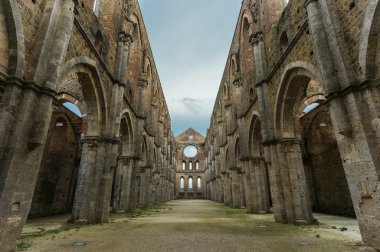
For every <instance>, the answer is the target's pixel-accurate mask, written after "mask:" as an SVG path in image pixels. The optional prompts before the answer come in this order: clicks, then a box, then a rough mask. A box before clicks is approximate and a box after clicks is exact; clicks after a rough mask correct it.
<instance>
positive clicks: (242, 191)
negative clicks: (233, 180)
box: [239, 169, 246, 208]
mask: <svg viewBox="0 0 380 252" xmlns="http://www.w3.org/2000/svg"><path fill="white" fill-rule="evenodd" d="M239 181H240V207H241V208H243V207H245V187H246V183H245V179H244V171H242V170H241V169H240V170H239Z"/></svg>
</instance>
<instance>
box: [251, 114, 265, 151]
mask: <svg viewBox="0 0 380 252" xmlns="http://www.w3.org/2000/svg"><path fill="white" fill-rule="evenodd" d="M261 142H262V136H261V123H260V118H259V116H258V115H256V114H254V115H253V116H252V119H251V124H250V129H249V145H248V146H249V154H250V155H251V156H252V157H254V158H260V157H261V156H262V147H261Z"/></svg>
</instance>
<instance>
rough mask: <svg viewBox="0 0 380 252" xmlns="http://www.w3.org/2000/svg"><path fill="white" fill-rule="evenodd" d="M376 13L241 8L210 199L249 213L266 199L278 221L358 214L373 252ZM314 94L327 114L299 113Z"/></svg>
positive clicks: (212, 161)
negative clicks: (319, 213)
mask: <svg viewBox="0 0 380 252" xmlns="http://www.w3.org/2000/svg"><path fill="white" fill-rule="evenodd" d="M378 13H380V7H379V1H377V0H372V1H359V2H358V1H346V0H338V1H329V0H312V1H289V3H288V4H287V6H284V1H280V0H274V1H270V3H269V1H267V2H260V1H255V0H244V1H243V3H242V8H241V11H240V15H239V18H238V21H237V26H236V31H235V34H234V38H233V41H232V44H231V49H230V52H229V56H228V59H227V62H226V66H225V71H224V73H223V77H222V81H221V84H220V88H219V91H218V95H217V98H216V101H215V105H214V110H213V113H212V116H211V123H210V127H209V130H208V132H207V136H206V140H205V151H206V153H207V156H206V180H207V181H206V183H207V193H206V194H207V197H208V198H209V199H212V200H215V201H219V202H224V203H225V204H232V205H233V206H235V207H243V206H244V207H246V208H247V211H249V212H253V213H261V212H268V211H269V205H270V204H271V202H273V207H272V208H271V209H272V211H273V212H274V215H275V221H276V222H280V223H293V224H301V223H303V224H306V223H313V222H314V217H313V215H312V209H314V210H318V211H322V212H326V213H331V214H340V215H346V216H353V215H354V214H355V216H356V218H357V219H358V222H359V226H360V229H361V232H362V237H363V241H364V242H365V243H366V245H368V246H372V247H375V248H377V249H379V248H380V246H379V244H380V243H379V240H380V238H379V237H380V233H379V231H378V229H377V228H376V227H377V226H378V223H377V221H376V218H377V217H376V216H378V214H379V213H378V211H376V209H377V205H376V204H377V203H375V202H377V201H376V199H377V198H378V195H379V192H378V190H377V189H375V188H377V186H376V185H377V184H378V175H377V174H378V170H379V169H378V167H379V165H380V163H379V159H378V155H377V154H376V153H378V148H379V140H378V139H379V138H378V135H376V133H375V132H378V129H377V125H378V123H377V122H378V116H377V114H378V111H379V108H378V106H376V105H375V104H377V103H378V95H377V93H378V83H379V80H378V76H379V75H378V74H377V72H379V71H377V70H378V69H379V68H378V66H379V63H378V62H380V61H379V60H378V59H379V58H380V57H379V56H378V55H379V53H378V51H379V50H378V48H379V46H378V34H379V25H378V24H379V23H380V22H379V20H380V19H379V18H378V15H376V14H378ZM247 20H248V24H247ZM245 27H246V28H245ZM247 30H248V32H249V33H250V36H249V42H250V43H247V41H246V40H247V36H246V35H245V34H244V32H243V33H242V32H241V31H247ZM247 47H250V48H247ZM251 47H252V48H253V50H252V48H251ZM247 53H251V54H253V63H254V64H253V66H252V65H251V62H250V61H249V60H247V59H249V57H247ZM250 71H252V72H253V77H252V76H250V75H247V73H249V72H250ZM310 83H318V85H319V86H320V88H319V89H318V90H317V91H318V92H317V93H318V94H315V95H314V96H313V95H312V94H311V93H309V92H310V90H308V87H309V85H310ZM372 87H373V88H372ZM251 88H253V89H254V90H252V92H251ZM247 90H250V91H249V92H247ZM314 98H315V100H314V102H315V101H318V102H319V103H320V104H323V106H325V107H326V108H327V110H326V111H324V112H323V113H321V114H318V115H317V116H316V114H315V113H316V112H314V113H313V112H310V114H306V115H305V113H302V110H303V109H304V108H305V107H306V106H307V105H308V104H310V103H312V102H313V101H311V100H312V99H314ZM364 100H367V101H369V102H364ZM308 102H310V103H308ZM375 111H377V112H375ZM315 116H316V117H315ZM314 117H315V118H314ZM329 118H331V120H330V119H329ZM321 120H322V121H324V122H323V125H324V124H325V122H326V127H325V126H323V127H322V126H317V125H318V123H319V122H320V121H321ZM306 121H308V122H306ZM257 122H260V124H261V128H256V126H255V125H256V124H257ZM305 123H306V125H307V126H305V125H304V124H305ZM257 134H260V136H261V137H256V136H257ZM252 136H255V137H252ZM252 149H253V151H252ZM248 150H250V151H248ZM268 177H269V181H268V179H267V178H268ZM269 188H270V191H271V193H270V197H271V199H269V198H268V195H269V194H268V190H269Z"/></svg>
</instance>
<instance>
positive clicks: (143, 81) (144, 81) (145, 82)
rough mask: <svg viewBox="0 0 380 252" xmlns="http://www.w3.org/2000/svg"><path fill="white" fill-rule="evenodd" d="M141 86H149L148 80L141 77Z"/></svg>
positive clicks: (143, 87)
mask: <svg viewBox="0 0 380 252" xmlns="http://www.w3.org/2000/svg"><path fill="white" fill-rule="evenodd" d="M139 87H140V88H142V89H145V88H147V87H148V81H147V80H145V79H140V80H139Z"/></svg>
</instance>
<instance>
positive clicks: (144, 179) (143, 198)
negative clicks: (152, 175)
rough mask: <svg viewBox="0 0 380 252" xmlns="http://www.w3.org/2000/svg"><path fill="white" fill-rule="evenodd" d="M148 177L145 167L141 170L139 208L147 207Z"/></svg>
mask: <svg viewBox="0 0 380 252" xmlns="http://www.w3.org/2000/svg"><path fill="white" fill-rule="evenodd" d="M146 192H147V177H146V170H145V167H144V168H143V167H142V168H140V184H139V202H138V207H146V205H147V201H146Z"/></svg>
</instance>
